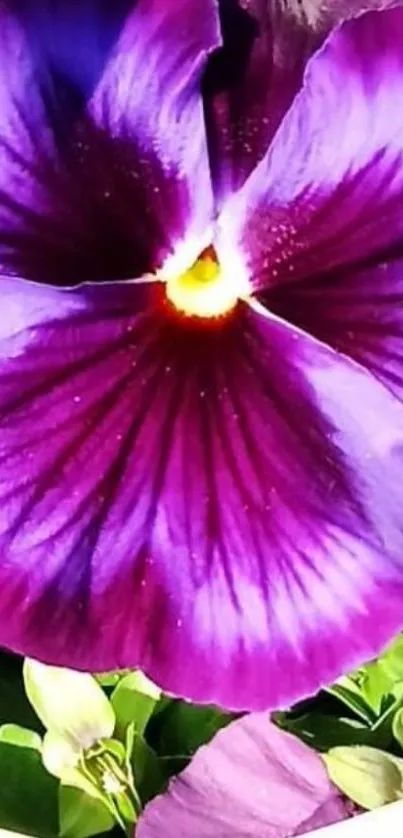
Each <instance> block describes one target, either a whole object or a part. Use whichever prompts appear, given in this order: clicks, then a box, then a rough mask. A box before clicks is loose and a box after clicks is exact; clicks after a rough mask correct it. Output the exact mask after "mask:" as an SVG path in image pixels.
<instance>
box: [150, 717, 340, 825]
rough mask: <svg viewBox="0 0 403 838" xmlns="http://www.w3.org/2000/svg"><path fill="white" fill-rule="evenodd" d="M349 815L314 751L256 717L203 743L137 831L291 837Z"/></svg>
mask: <svg viewBox="0 0 403 838" xmlns="http://www.w3.org/2000/svg"><path fill="white" fill-rule="evenodd" d="M348 814H349V812H348V806H347V804H345V803H344V802H343V800H342V798H341V796H339V795H338V793H337V791H336V789H335V787H334V786H332V784H331V783H330V781H329V779H328V777H327V775H326V771H325V769H324V766H323V763H322V761H321V758H320V757H319V755H318V754H316V753H315V752H314V751H312V750H310V748H308V747H307V746H306V745H304V744H303V743H302V742H300V741H299V740H298V739H296V738H295V737H293V736H290V734H288V733H284V732H283V731H281V730H279V729H277V728H276V727H275V726H274V725H273V724H272V723H270V722H269V719H268V717H267V716H266V715H263V714H262V715H260V714H256V715H251V716H246V717H244V718H243V719H241V720H240V721H237V722H234V723H233V724H231V725H230V726H229V727H228V728H226V729H225V730H223V731H221V732H220V733H218V734H217V735H216V736H215V738H214V739H213V741H212V742H211V743H210V744H209V745H207V746H205V747H204V748H201V749H200V750H199V751H198V752H197V754H196V756H195V757H194V758H193V760H192V762H191V764H190V766H189V767H188V768H187V769H186V770H185V771H184V772H183V773H182V774H181V775H180V776H179V777H178V778H176V779H175V780H173V781H172V783H171V785H170V787H169V790H168V792H167V793H166V794H164V795H162V796H161V797H158V798H157V799H156V800H154V801H153V802H152V803H150V804H149V805H148V806H147V808H146V810H145V812H144V814H143V816H142V818H141V819H140V822H139V824H138V827H137V831H138V836H139V838H158V837H159V836H160V835H161V834H164V835H165V836H166V838H178V836H179V835H180V836H181V838H201V836H203V838H245V837H246V836H247V838H289V836H291V835H300V834H303V832H307V831H308V830H310V829H314V828H317V827H318V826H326V825H327V824H330V823H335V822H336V821H340V820H343V819H344V818H346V817H348Z"/></svg>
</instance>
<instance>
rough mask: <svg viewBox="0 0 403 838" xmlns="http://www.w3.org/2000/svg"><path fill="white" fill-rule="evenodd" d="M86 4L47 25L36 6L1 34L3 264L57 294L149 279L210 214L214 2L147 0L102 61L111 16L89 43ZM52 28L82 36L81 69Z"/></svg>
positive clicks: (199, 231)
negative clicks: (204, 90)
mask: <svg viewBox="0 0 403 838" xmlns="http://www.w3.org/2000/svg"><path fill="white" fill-rule="evenodd" d="M122 3H123V0H119V3H118V8H121V6H122ZM59 5H61V6H63V7H64V4H58V6H59ZM90 5H91V4H90ZM95 5H96V6H97V4H95ZM81 7H82V11H81V12H80V14H77V13H74V11H72V12H70V13H68V11H65V12H64V14H62V13H61V12H60V13H59V15H57V14H56V12H54V13H53V15H52V14H51V12H50V11H49V10H48V12H47V13H45V12H44V11H43V9H44V7H43V3H42V2H40V1H39V0H38V2H37V3H36V5H35V7H34V9H32V7H30V9H31V11H29V10H28V11H25V12H24V14H23V13H22V11H21V13H20V14H19V15H18V17H15V18H14V17H13V18H11V17H9V16H7V18H6V23H7V27H6V29H5V30H4V33H3V32H2V34H0V92H1V91H2V90H3V87H4V89H6V88H7V86H8V87H9V88H10V89H11V96H10V92H6V93H5V96H4V100H5V105H4V108H3V106H2V115H1V117H0V155H2V156H3V166H2V167H1V171H0V268H1V269H2V272H3V273H8V274H10V273H11V274H17V275H18V276H24V277H27V278H29V279H32V280H35V281H37V282H43V283H50V284H51V283H54V282H57V283H58V284H60V285H72V284H79V283H81V282H82V281H83V280H86V281H96V280H102V281H107V280H120V279H128V278H132V277H136V276H141V275H143V274H144V273H146V272H148V271H152V270H155V269H156V268H158V267H160V266H161V264H162V263H163V262H164V261H165V259H166V258H167V256H168V255H169V254H170V253H171V251H172V249H173V247H174V246H175V249H176V250H177V249H178V246H179V244H181V246H182V247H183V248H184V249H186V251H187V257H188V258H190V257H189V252H190V256H191V255H192V252H193V251H194V249H196V254H197V252H198V250H200V248H201V243H200V241H199V240H198V241H197V243H195V241H194V239H195V238H197V237H199V238H200V236H201V235H205V234H206V228H207V227H208V225H209V224H210V222H211V216H212V193H211V188H210V179H209V167H208V159H207V150H206V139H205V129H204V119H203V107H202V99H201V92H200V84H201V77H202V74H203V69H204V66H205V64H206V61H207V57H208V55H209V53H210V52H211V50H212V49H213V48H214V47H215V46H216V44H217V43H218V42H219V31H218V17H217V10H216V7H215V3H214V2H213V0H210V2H209V3H207V4H206V3H202V2H201V0H198V2H197V3H193V4H192V15H191V17H190V16H189V12H188V8H187V5H186V4H185V3H184V2H183V0H182V2H178V3H175V4H166V3H163V2H162V0H153V2H145V0H140V2H138V3H136V4H135V5H134V8H133V5H132V4H131V10H130V14H129V15H126V18H125V25H123V22H122V21H121V24H122V25H121V27H120V29H121V31H120V29H119V27H116V26H115V27H113V26H111V32H112V33H113V34H114V36H115V38H116V37H117V36H118V35H119V37H118V38H117V44H115V45H114V48H113V49H112V45H111V44H109V46H110V49H109V50H105V49H101V50H100V49H99V48H98V49H94V50H93V51H92V49H91V43H92V40H93V39H95V40H96V39H97V38H98V39H99V41H100V42H101V44H102V43H103V32H104V28H105V26H106V22H107V19H108V15H107V14H106V13H105V12H104V15H103V17H102V15H98V16H96V15H94V17H95V26H94V28H93V29H92V30H91V31H92V32H93V34H92V35H91V37H90V41H89V42H88V43H87V44H86V47H85V45H83V42H82V33H83V31H84V30H85V28H86V26H85V24H86V22H87V23H88V22H89V19H90V18H91V14H89V12H88V9H89V3H88V0H86V2H84V3H83V4H80V8H81ZM109 17H111V15H109ZM98 18H100V19H99V20H98ZM50 19H52V21H53V23H54V26H53V27H50V25H49V21H50ZM190 20H191V25H190ZM44 21H45V22H44ZM46 22H47V25H45V23H46ZM35 27H37V28H38V31H39V35H38V37H34V36H35V32H36V29H35ZM50 29H52V31H53V32H54V37H55V40H56V42H57V41H58V39H59V38H60V37H61V36H62V33H63V32H64V37H65V38H66V39H68V40H69V42H70V44H71V43H73V42H75V31H76V29H77V55H76V66H74V65H71V62H70V63H69V60H67V59H66V58H65V52H66V51H67V52H68V49H67V50H66V49H65V48H64V49H63V48H61V49H60V50H57V49H56V48H55V46H54V44H53V49H56V53H57V56H58V57H57V59H56V58H55V59H54V57H53V53H52V41H51V39H50V37H49V32H50ZM9 30H10V32H11V34H9ZM44 33H47V37H46V36H45V34H44ZM95 33H96V34H95ZM104 40H105V39H104ZM86 50H88V55H87V51H86ZM92 53H93V54H94V57H93V61H94V66H88V65H89V63H90V58H89V57H88V56H89V55H92ZM100 53H101V54H102V55H103V56H104V58H105V61H104V65H105V66H104V67H103V68H102V67H101V63H102V62H101V60H100ZM105 53H107V54H105ZM15 55H16V56H17V60H16V58H15ZM10 56H11V57H10ZM107 57H108V58H109V60H108V61H107V60H106V59H107ZM168 58H169V61H168ZM70 59H71V56H70ZM54 64H55V65H56V68H55V67H54ZM101 69H103V70H104V72H103V74H102V77H101V78H99V76H100V70H101ZM14 76H15V79H16V80H15V81H14ZM59 76H61V80H60V79H59ZM9 78H11V84H10V82H9ZM17 88H18V89H17ZM94 88H95V89H94ZM27 90H29V91H30V95H29V97H28V94H27ZM66 90H67V93H66ZM70 94H71V95H70ZM75 95H76V96H75ZM88 97H89V99H90V101H89V102H87V99H88ZM76 100H77V101H76ZM128 102H129V103H131V106H130V105H128ZM85 104H87V107H86V109H85V110H84V105H85ZM74 105H75V106H74ZM73 106H74V107H73ZM73 116H74V118H73ZM196 195H197V202H196V200H195V196H196ZM192 249H193V251H192ZM188 263H189V262H188Z"/></svg>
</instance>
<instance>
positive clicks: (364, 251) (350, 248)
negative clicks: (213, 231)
mask: <svg viewBox="0 0 403 838" xmlns="http://www.w3.org/2000/svg"><path fill="white" fill-rule="evenodd" d="M402 37H403V9H402V8H396V9H389V10H387V11H383V12H371V13H368V14H365V15H362V16H361V17H360V18H358V19H357V20H353V21H349V22H347V23H345V24H344V25H343V26H342V27H340V28H339V29H337V30H336V31H335V32H334V33H333V34H332V35H331V36H330V38H329V39H328V41H327V42H326V44H325V45H324V47H323V48H322V49H321V50H320V52H319V53H318V54H317V55H316V56H315V57H314V58H313V59H311V61H310V63H309V65H308V67H307V70H306V74H305V83H304V88H303V90H302V91H301V93H300V94H299V95H298V97H297V98H296V100H295V102H294V104H293V106H292V108H291V109H290V111H289V112H288V114H287V116H286V118H285V119H284V121H283V123H282V125H281V127H280V129H279V131H278V133H277V135H276V137H275V139H274V141H273V144H272V146H271V148H270V150H269V151H268V153H267V155H266V157H265V158H264V160H262V162H261V163H260V165H259V166H258V167H257V169H256V170H255V171H254V173H253V174H252V176H251V177H250V178H249V180H248V182H247V183H246V184H245V187H244V189H243V190H242V191H241V192H240V193H239V194H238V195H237V196H234V198H233V199H232V200H231V201H229V203H228V205H227V206H226V207H225V209H224V211H223V215H222V219H221V222H222V237H223V240H224V241H225V242H229V243H232V244H233V242H234V241H238V243H239V244H240V246H241V247H242V249H243V252H244V258H245V262H246V264H247V267H248V270H249V274H250V275H251V276H252V277H253V280H254V283H255V287H256V288H257V289H265V290H267V291H269V290H270V289H271V288H272V287H274V286H277V285H279V284H282V285H284V286H287V289H285V290H284V293H288V288H289V286H290V285H291V284H292V283H296V282H298V281H303V280H304V279H306V278H307V277H309V276H312V275H317V274H318V273H321V274H328V273H329V272H330V271H331V270H334V269H336V268H339V267H341V266H342V267H343V269H346V268H349V267H356V266H357V265H359V264H360V263H364V264H365V265H367V264H368V263H372V264H374V265H376V264H378V263H379V262H382V261H387V260H388V258H389V256H388V254H390V256H391V258H392V257H393V255H394V251H395V249H397V250H398V249H399V247H400V246H401V239H402V234H403V213H402V195H403V166H402V162H403V115H402V110H401V108H400V99H401V87H402V81H403V55H402V52H401V50H400V41H401V38H402ZM330 285H331V280H329V283H328V287H329V286H330ZM268 305H269V306H270V301H269V299H268Z"/></svg>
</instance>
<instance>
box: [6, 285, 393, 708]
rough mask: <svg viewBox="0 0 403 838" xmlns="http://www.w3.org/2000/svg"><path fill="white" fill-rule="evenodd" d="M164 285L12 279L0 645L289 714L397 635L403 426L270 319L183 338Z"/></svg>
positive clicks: (191, 694) (326, 356) (362, 384)
mask: <svg viewBox="0 0 403 838" xmlns="http://www.w3.org/2000/svg"><path fill="white" fill-rule="evenodd" d="M158 285H159V284H156V283H149V284H148V285H147V284H146V283H141V284H138V283H122V284H120V285H113V286H107V285H103V286H102V287H100V286H93V287H89V286H87V287H82V288H80V289H77V290H76V291H71V292H67V291H60V290H59V291H57V290H56V289H49V288H48V289H47V288H44V287H43V286H42V287H40V286H34V285H30V284H29V283H19V282H18V281H14V282H12V281H9V282H6V281H5V285H4V288H5V289H6V290H8V295H9V296H8V302H7V299H6V297H3V302H4V303H5V305H6V310H7V312H8V317H7V318H5V319H4V320H2V321H1V323H0V338H1V340H0V555H1V561H0V643H1V645H3V646H7V647H9V648H12V649H14V650H16V651H19V652H22V653H24V654H27V655H29V656H30V657H36V658H39V659H41V660H44V661H46V662H48V663H53V664H59V665H62V666H69V667H75V668H81V669H87V670H92V671H101V672H102V671H106V670H109V669H114V668H125V667H127V666H130V667H137V666H138V667H139V668H141V669H142V670H143V671H145V672H146V673H147V674H148V675H149V676H150V677H151V679H152V680H153V681H155V682H156V683H157V684H158V685H159V686H160V687H161V688H163V689H164V690H166V691H170V692H174V693H177V694H180V695H183V696H186V697H188V698H191V699H193V700H199V701H209V702H215V703H218V704H221V705H222V706H229V707H234V708H237V709H244V708H263V707H268V706H271V707H279V706H285V705H289V704H290V703H291V702H292V701H294V700H297V699H300V698H301V697H302V696H306V695H308V694H312V693H313V692H314V691H315V690H316V689H317V688H318V687H320V686H321V685H323V684H324V683H328V682H330V681H331V680H333V679H334V678H335V677H337V676H338V675H340V674H341V673H342V672H345V671H346V670H348V669H350V668H353V667H355V666H357V665H358V664H359V663H361V662H362V660H363V659H365V658H367V659H368V658H370V657H373V655H374V654H376V653H377V652H378V651H379V649H380V648H381V647H382V646H383V645H384V644H386V642H387V641H388V640H389V639H390V637H391V636H392V635H393V634H396V633H397V631H398V630H399V629H400V628H401V627H402V625H403V617H402V608H401V603H402V596H403V564H402V548H403V533H402V519H401V508H402V501H403V496H402V491H403V490H402V483H401V479H400V476H401V468H402V442H403V439H402V437H403V408H402V407H401V406H399V404H397V403H396V401H395V399H394V398H393V397H392V395H391V394H390V392H389V391H388V390H387V389H385V388H384V387H383V386H382V385H381V384H380V383H379V382H378V381H376V380H375V379H374V378H372V377H371V376H370V375H369V374H367V373H365V372H363V371H362V370H361V369H360V368H359V367H357V365H355V364H354V363H352V362H350V361H348V360H347V359H345V358H344V357H343V356H340V355H339V354H337V353H334V352H332V351H331V350H329V349H327V348H326V347H324V346H323V345H321V344H320V343H318V342H316V341H314V340H313V339H312V338H309V337H307V336H306V335H304V334H302V333H300V332H298V331H297V330H295V329H292V328H291V327H289V326H287V325H285V324H284V323H282V322H281V321H276V320H275V319H273V318H272V317H270V316H267V315H265V314H264V312H263V313H262V312H254V311H250V310H249V308H247V307H244V306H240V309H239V311H238V312H236V313H235V315H234V317H233V318H232V319H231V318H229V320H228V321H225V322H224V323H223V324H220V325H219V326H218V327H217V328H215V327H214V326H212V328H201V329H200V328H196V326H194V324H193V323H192V321H188V320H186V319H184V320H183V321H181V320H179V321H178V320H177V319H176V318H172V316H171V315H170V313H169V309H167V308H166V307H165V306H164V304H163V300H162V298H161V295H160V289H159V287H158ZM4 293H6V291H5V292H4Z"/></svg>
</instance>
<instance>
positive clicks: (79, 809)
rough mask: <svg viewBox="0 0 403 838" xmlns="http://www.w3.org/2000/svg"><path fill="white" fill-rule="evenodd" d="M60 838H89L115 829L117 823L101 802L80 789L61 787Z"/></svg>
mask: <svg viewBox="0 0 403 838" xmlns="http://www.w3.org/2000/svg"><path fill="white" fill-rule="evenodd" d="M59 821H60V833H59V834H60V838H87V836H89V835H98V834H99V833H101V832H109V830H111V829H113V827H114V825H115V821H114V819H113V817H112V815H111V813H110V812H109V810H108V809H107V807H106V806H105V805H104V804H103V803H102V802H101V801H100V800H95V799H94V798H93V797H89V796H88V795H86V794H85V793H84V792H83V791H80V790H79V789H74V788H70V787H69V786H63V785H61V786H60V789H59Z"/></svg>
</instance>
